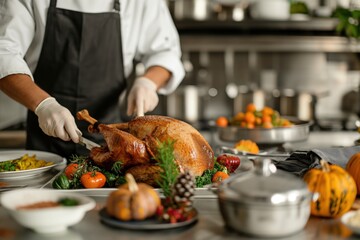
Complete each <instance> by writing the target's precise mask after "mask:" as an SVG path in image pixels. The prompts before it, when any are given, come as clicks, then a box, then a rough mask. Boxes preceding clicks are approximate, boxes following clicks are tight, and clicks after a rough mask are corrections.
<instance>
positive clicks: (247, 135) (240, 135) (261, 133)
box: [217, 117, 312, 145]
mask: <svg viewBox="0 0 360 240" xmlns="http://www.w3.org/2000/svg"><path fill="white" fill-rule="evenodd" d="M284 118H286V119H288V120H290V121H291V122H292V123H294V125H292V126H290V127H273V128H260V127H256V128H252V129H250V128H244V127H239V126H228V127H217V132H218V136H219V139H220V140H222V141H225V142H237V141H239V140H241V139H248V140H252V141H254V142H256V143H257V144H264V145H266V144H269V145H270V144H274V145H275V144H283V143H286V142H299V141H304V140H306V139H307V138H308V137H309V133H310V126H311V124H312V123H311V122H310V121H302V120H299V119H297V118H294V117H284Z"/></svg>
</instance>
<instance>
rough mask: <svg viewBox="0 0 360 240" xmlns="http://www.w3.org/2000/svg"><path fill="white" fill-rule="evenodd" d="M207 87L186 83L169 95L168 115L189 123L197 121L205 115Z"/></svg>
mask: <svg viewBox="0 0 360 240" xmlns="http://www.w3.org/2000/svg"><path fill="white" fill-rule="evenodd" d="M206 94H207V87H199V86H195V85H184V86H180V87H178V89H177V90H176V91H175V92H174V93H172V94H170V95H168V96H167V115H168V116H170V117H174V118H177V119H181V120H183V121H186V122H189V123H197V122H198V120H201V118H202V115H203V110H204V109H203V105H204V98H203V97H204V96H205V95H206Z"/></svg>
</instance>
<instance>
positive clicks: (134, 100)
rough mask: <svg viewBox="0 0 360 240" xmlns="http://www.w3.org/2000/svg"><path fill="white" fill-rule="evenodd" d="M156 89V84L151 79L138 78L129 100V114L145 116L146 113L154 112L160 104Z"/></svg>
mask: <svg viewBox="0 0 360 240" xmlns="http://www.w3.org/2000/svg"><path fill="white" fill-rule="evenodd" d="M156 89H157V86H156V84H155V83H154V82H153V81H151V80H150V79H148V78H146V77H140V78H137V79H136V80H135V82H134V84H133V86H132V88H131V90H130V92H129V95H128V98H127V102H128V106H127V114H128V115H129V116H131V115H136V116H144V113H146V112H149V111H152V110H154V108H155V107H156V106H157V104H158V102H159V97H158V95H157V93H156Z"/></svg>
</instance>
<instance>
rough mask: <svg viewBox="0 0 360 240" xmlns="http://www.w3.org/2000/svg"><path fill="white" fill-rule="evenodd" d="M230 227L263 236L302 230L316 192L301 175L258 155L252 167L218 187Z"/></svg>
mask: <svg viewBox="0 0 360 240" xmlns="http://www.w3.org/2000/svg"><path fill="white" fill-rule="evenodd" d="M216 192H217V195H218V203H219V208H220V211H221V215H222V217H223V219H224V221H225V224H226V226H228V227H229V228H231V229H233V230H235V231H237V232H241V233H245V234H249V235H254V236H259V237H283V236H287V235H290V234H293V233H296V232H298V231H300V230H302V229H303V228H304V227H305V225H306V223H307V221H308V219H309V217H310V206H311V205H310V204H311V200H312V198H313V194H312V193H311V192H310V191H309V190H308V188H307V185H306V183H305V182H304V181H302V180H301V179H299V178H297V177H295V176H293V175H291V174H290V173H286V172H283V171H281V170H277V169H276V167H275V166H274V165H273V164H272V163H271V160H270V159H266V158H265V159H255V168H254V169H253V170H251V171H248V172H245V173H242V174H237V175H233V176H232V177H230V178H228V179H227V180H225V181H224V182H223V183H222V184H220V186H219V187H218V189H217V190H216Z"/></svg>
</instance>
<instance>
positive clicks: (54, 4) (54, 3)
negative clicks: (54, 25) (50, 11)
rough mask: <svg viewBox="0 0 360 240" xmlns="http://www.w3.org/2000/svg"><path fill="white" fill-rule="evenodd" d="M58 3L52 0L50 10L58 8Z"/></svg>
mask: <svg viewBox="0 0 360 240" xmlns="http://www.w3.org/2000/svg"><path fill="white" fill-rule="evenodd" d="M56 3H57V0H51V1H50V8H54V9H55V8H56Z"/></svg>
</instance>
